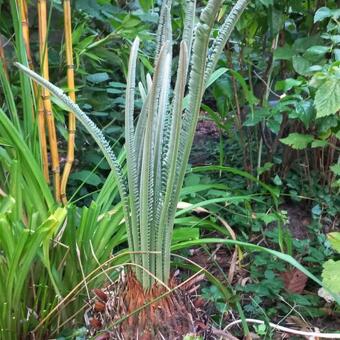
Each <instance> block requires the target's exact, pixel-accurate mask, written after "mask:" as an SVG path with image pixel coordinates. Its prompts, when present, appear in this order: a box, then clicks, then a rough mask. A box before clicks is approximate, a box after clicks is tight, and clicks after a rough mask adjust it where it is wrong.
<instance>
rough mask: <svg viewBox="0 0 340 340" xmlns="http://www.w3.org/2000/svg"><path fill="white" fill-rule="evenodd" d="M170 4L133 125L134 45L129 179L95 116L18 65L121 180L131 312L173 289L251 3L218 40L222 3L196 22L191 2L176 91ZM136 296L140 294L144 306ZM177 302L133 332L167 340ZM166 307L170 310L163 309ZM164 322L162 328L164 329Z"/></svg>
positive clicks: (241, 4) (243, 1)
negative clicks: (199, 175) (215, 96)
mask: <svg viewBox="0 0 340 340" xmlns="http://www.w3.org/2000/svg"><path fill="white" fill-rule="evenodd" d="M171 3H172V1H171V0H166V1H164V2H163V5H162V8H161V12H160V21H159V27H158V32H157V48H156V54H155V65H154V73H153V75H152V78H151V77H149V78H148V82H147V83H148V84H147V88H144V87H143V86H142V85H140V86H139V92H140V95H141V97H142V100H143V106H142V110H141V112H140V113H139V117H138V121H137V124H135V123H134V121H135V119H134V116H135V92H136V64H137V59H138V49H139V44H140V40H139V38H138V37H137V38H136V39H135V41H134V42H133V45H132V48H131V54H130V59H129V67H128V76H127V86H126V100H125V141H126V145H125V146H126V161H127V174H126V175H125V173H124V172H123V170H122V167H121V165H120V163H119V162H118V161H117V158H116V156H115V155H114V153H113V151H112V149H111V148H110V146H109V143H108V142H107V141H106V139H105V137H104V135H103V133H102V131H101V130H100V129H98V127H97V126H96V125H95V124H94V123H93V122H92V121H91V119H90V118H89V117H88V116H87V115H86V114H85V113H84V112H83V111H82V110H81V109H80V108H79V107H78V106H77V105H76V104H75V103H74V102H73V101H72V100H71V99H70V98H69V97H68V96H67V95H65V94H64V93H63V91H62V90H61V89H59V88H57V87H55V86H54V85H52V84H51V83H49V82H48V81H47V80H45V79H43V78H42V77H40V76H39V75H37V74H36V73H34V72H33V71H31V70H29V69H28V68H26V67H24V66H22V65H20V64H17V66H18V67H19V68H20V69H21V70H23V71H24V72H25V73H27V74H28V75H29V76H30V77H32V78H33V79H34V80H35V81H37V82H38V83H39V84H40V85H42V86H43V87H44V88H46V89H48V90H49V91H50V92H51V93H52V94H53V95H55V96H56V97H58V98H59V99H60V100H61V101H62V102H63V103H64V104H65V105H66V106H67V107H68V108H69V110H70V111H71V112H74V113H75V115H76V117H77V118H78V120H79V121H80V122H81V123H82V124H83V125H84V126H85V128H86V129H87V130H88V131H89V133H90V134H91V135H92V137H93V138H94V139H95V141H96V142H97V144H98V145H99V147H100V148H101V150H102V152H103V153H104V155H105V157H106V159H107V161H108V162H109V164H110V166H111V168H112V171H113V172H114V174H115V176H116V179H117V182H118V187H119V192H120V196H121V200H122V203H123V206H124V218H125V224H126V229H127V235H128V244H129V249H130V250H131V262H132V263H133V264H134V266H133V270H132V271H131V272H129V273H128V277H129V276H130V277H131V279H130V281H129V279H127V282H128V283H127V284H126V285H125V286H124V287H125V288H124V292H125V299H122V300H123V301H122V302H121V303H122V304H124V305H125V307H126V308H125V307H124V308H122V309H121V310H124V312H126V313H131V312H133V308H138V307H140V306H142V305H143V303H145V301H144V300H145V299H148V298H152V297H156V296H157V295H159V294H161V293H162V291H163V288H162V287H161V285H160V283H159V282H163V283H165V284H166V285H170V286H171V280H170V246H171V238H172V232H173V226H174V218H175V212H176V208H177V203H178V200H179V195H180V190H181V187H182V184H183V180H184V176H185V172H186V167H187V164H188V160H189V154H190V150H191V146H192V143H193V138H194V133H195V129H196V124H197V121H198V117H199V112H200V107H201V101H202V97H203V94H204V91H205V88H206V85H207V82H208V80H209V78H210V76H211V75H212V73H213V71H214V69H215V67H216V64H217V61H218V59H219V57H220V55H221V53H222V51H223V49H224V46H225V44H226V42H227V39H228V38H229V36H230V33H231V32H232V30H233V28H234V26H235V24H236V22H237V20H238V18H239V17H240V15H241V13H242V12H243V10H244V9H245V7H246V5H247V3H248V0H238V1H237V3H236V4H235V6H234V7H233V8H232V10H231V11H230V13H229V15H228V16H227V17H226V19H225V21H224V23H223V24H222V25H221V27H220V28H219V30H218V34H217V37H216V38H213V37H212V30H213V26H214V23H215V19H216V17H217V14H218V12H219V10H220V8H221V5H222V3H223V0H209V1H208V4H207V6H206V7H205V8H204V9H203V10H202V12H201V15H200V17H199V20H197V19H196V17H195V12H196V1H195V0H187V1H186V15H185V23H184V31H183V36H182V41H181V42H180V48H179V61H178V67H177V72H176V81H175V82H174V83H175V86H174V89H172V88H171V84H172V82H171V74H172V61H173V41H172V30H171V12H170V10H171ZM133 290H134V291H133ZM138 292H139V293H138ZM121 293H122V291H121ZM122 294H123V293H122ZM136 294H137V295H138V294H139V296H141V298H140V300H141V301H140V302H138V301H139V297H138V296H136ZM165 300H166V301H167V302H166V303H165V302H163V304H162V302H161V301H165ZM177 302H179V303H181V302H180V301H177ZM165 305H166V307H165ZM175 305H176V298H172V299H169V298H168V299H163V300H160V302H159V303H158V305H157V306H156V307H155V305H153V306H152V308H149V309H148V312H145V309H144V313H145V315H144V317H141V316H140V314H139V318H138V320H142V319H143V318H144V321H143V322H140V321H138V320H137V319H136V320H135V321H137V323H138V322H140V324H141V325H142V326H140V325H139V326H138V325H136V324H135V326H134V327H132V328H136V331H137V333H138V332H139V333H138V334H139V336H140V338H143V337H141V336H144V338H145V339H147V338H148V336H151V338H155V336H159V335H158V333H157V332H160V331H159V330H160V329H162V334H163V335H162V336H164V334H165V333H166V332H167V331H166V330H165V329H164V327H165V326H164V324H166V320H167V319H169V320H170V319H171V317H172V316H173V315H171V313H172V312H174V311H175V310H178V308H177V307H176V306H175ZM182 307H183V306H182ZM159 309H162V310H163V312H159V311H158V310H159ZM157 313H158V314H157ZM156 314H157V315H156ZM157 319H158V321H157ZM157 323H158V324H159V325H161V324H163V325H162V327H160V326H159V327H158V328H157ZM172 323H173V321H172ZM130 324H131V323H130ZM130 328H131V327H130ZM171 328H173V325H171ZM143 329H144V330H143ZM150 329H152V330H150ZM130 330H131V329H130ZM132 331H133V330H132ZM181 331H183V330H181ZM143 332H144V333H143ZM169 334H170V333H169ZM169 334H168V335H167V336H169ZM167 336H166V338H168V337H167ZM172 336H174V335H172ZM129 337H132V335H131V334H130V335H129V336H127V338H129ZM173 338H175V337H173Z"/></svg>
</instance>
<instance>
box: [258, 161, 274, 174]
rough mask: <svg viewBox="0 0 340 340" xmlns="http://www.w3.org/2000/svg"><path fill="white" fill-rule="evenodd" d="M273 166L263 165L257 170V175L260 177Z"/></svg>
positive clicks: (268, 163) (271, 164)
mask: <svg viewBox="0 0 340 340" xmlns="http://www.w3.org/2000/svg"><path fill="white" fill-rule="evenodd" d="M273 165H274V164H273V163H270V162H266V163H264V164H263V165H262V166H261V167H259V168H257V174H258V175H259V176H260V175H262V174H263V173H265V172H266V171H268V170H270V169H271V168H272V166H273Z"/></svg>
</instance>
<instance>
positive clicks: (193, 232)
mask: <svg viewBox="0 0 340 340" xmlns="http://www.w3.org/2000/svg"><path fill="white" fill-rule="evenodd" d="M199 237H200V230H199V228H186V227H179V228H175V229H174V233H173V236H172V244H175V243H178V242H185V241H188V240H198V239H199Z"/></svg>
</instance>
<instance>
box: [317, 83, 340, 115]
mask: <svg viewBox="0 0 340 340" xmlns="http://www.w3.org/2000/svg"><path fill="white" fill-rule="evenodd" d="M315 107H316V111H317V114H316V117H317V118H320V117H325V116H329V115H333V114H335V113H336V112H337V111H339V110H340V78H338V79H337V78H330V79H328V80H326V81H325V82H324V83H323V84H322V85H321V86H320V88H319V89H318V90H317V91H316V94H315Z"/></svg>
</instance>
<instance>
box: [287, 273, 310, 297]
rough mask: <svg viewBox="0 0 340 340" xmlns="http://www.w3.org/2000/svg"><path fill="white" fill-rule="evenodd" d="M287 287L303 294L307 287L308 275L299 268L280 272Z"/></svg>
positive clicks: (290, 290) (289, 290)
mask: <svg viewBox="0 0 340 340" xmlns="http://www.w3.org/2000/svg"><path fill="white" fill-rule="evenodd" d="M280 277H281V279H282V280H283V283H284V287H285V289H286V290H287V291H288V292H290V293H296V294H301V293H302V292H303V290H304V289H305V287H306V283H307V280H308V277H307V276H306V275H305V274H304V273H302V272H301V271H300V270H299V269H297V268H294V269H292V270H288V271H286V272H284V273H281V274H280Z"/></svg>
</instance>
